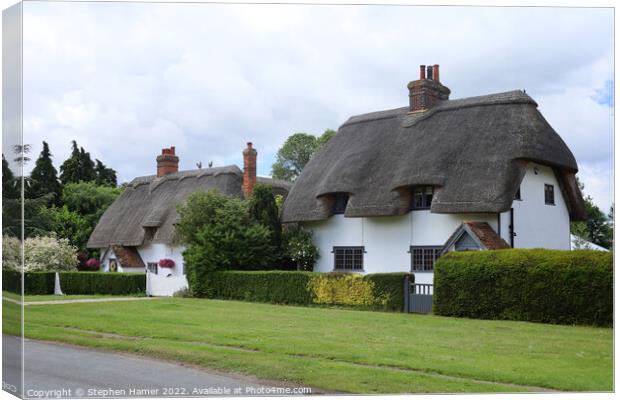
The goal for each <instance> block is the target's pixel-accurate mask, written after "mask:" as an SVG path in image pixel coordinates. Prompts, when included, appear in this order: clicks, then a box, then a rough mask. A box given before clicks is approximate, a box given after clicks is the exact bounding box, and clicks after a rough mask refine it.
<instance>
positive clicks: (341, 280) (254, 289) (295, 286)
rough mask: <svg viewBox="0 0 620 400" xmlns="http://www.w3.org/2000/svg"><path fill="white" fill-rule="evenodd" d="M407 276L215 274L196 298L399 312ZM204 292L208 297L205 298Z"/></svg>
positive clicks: (292, 272)
mask: <svg viewBox="0 0 620 400" xmlns="http://www.w3.org/2000/svg"><path fill="white" fill-rule="evenodd" d="M406 275H408V274H405V273H391V274H371V275H365V276H363V275H359V274H344V273H328V274H324V273H319V272H306V271H252V272H250V271H218V272H214V273H212V274H210V275H209V276H208V281H207V282H208V283H207V284H206V285H205V288H206V290H205V291H204V292H203V293H201V294H200V295H196V293H194V295H196V296H197V297H212V298H218V299H227V300H243V301H255V302H262V303H276V304H298V305H313V304H317V305H342V306H349V307H355V308H361V309H373V310H385V311H402V309H403V304H404V292H403V288H404V279H405V276H406ZM204 293H207V294H208V296H205V294H204Z"/></svg>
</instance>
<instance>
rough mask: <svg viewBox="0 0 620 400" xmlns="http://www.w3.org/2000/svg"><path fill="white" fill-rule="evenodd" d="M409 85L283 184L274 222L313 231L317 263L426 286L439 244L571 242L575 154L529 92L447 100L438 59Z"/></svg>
mask: <svg viewBox="0 0 620 400" xmlns="http://www.w3.org/2000/svg"><path fill="white" fill-rule="evenodd" d="M408 89H409V106H408V107H402V108H397V109H393V110H387V111H379V112H373V113H369V114H364V115H358V116H354V117H351V118H349V120H348V121H346V122H345V123H344V124H343V125H342V126H341V127H340V129H339V130H338V133H337V134H336V135H335V136H334V137H333V138H332V139H331V140H330V141H329V142H328V143H327V144H326V145H325V146H324V147H323V148H322V150H321V151H320V152H319V153H318V154H317V155H316V156H315V157H314V158H313V159H312V160H311V161H310V162H309V163H308V164H307V165H306V167H305V168H304V170H303V171H302V173H301V175H300V176H299V177H298V179H297V180H296V182H295V184H294V186H293V188H292V189H291V192H290V193H289V195H288V197H287V199H286V201H285V203H284V208H283V216H282V218H283V222H285V223H301V224H302V225H303V226H305V227H307V228H309V229H311V230H313V232H314V238H315V243H316V244H317V246H318V248H319V251H320V259H319V261H318V263H317V264H316V265H315V271H320V272H328V271H352V272H363V273H372V272H392V271H413V272H414V273H415V275H416V278H415V280H416V282H417V283H432V282H433V268H434V263H435V260H436V258H437V257H438V256H440V255H441V254H442V253H444V252H446V251H451V250H484V249H501V248H508V247H522V248H528V247H530V248H531V247H544V248H551V249H566V250H569V249H570V246H571V240H570V222H571V221H573V220H582V219H584V218H585V210H584V203H583V198H582V195H581V193H580V191H579V188H578V187H577V183H576V180H575V173H576V172H577V163H576V161H575V158H574V157H573V154H572V153H571V151H570V150H569V149H568V147H567V146H566V144H565V143H564V141H563V140H562V139H561V138H560V136H559V135H558V134H557V133H556V132H555V131H554V130H553V128H552V127H551V126H550V125H549V124H548V123H547V121H545V119H544V118H543V116H542V115H541V113H540V112H539V111H538V109H537V104H536V102H535V101H534V100H533V99H532V98H531V97H529V96H528V95H527V94H525V92H523V91H512V92H506V93H497V94H490V95H485V96H479V97H471V98H464V99H458V100H449V95H450V89H448V88H447V87H446V86H444V85H443V84H442V83H441V82H440V80H439V66H438V65H434V66H432V67H428V68H427V67H425V66H420V78H419V80H416V81H413V82H410V83H409V85H408Z"/></svg>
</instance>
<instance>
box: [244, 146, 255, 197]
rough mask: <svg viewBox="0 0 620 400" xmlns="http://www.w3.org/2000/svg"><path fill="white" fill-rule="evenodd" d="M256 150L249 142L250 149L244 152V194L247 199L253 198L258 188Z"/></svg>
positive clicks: (247, 148)
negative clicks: (253, 193) (255, 187)
mask: <svg viewBox="0 0 620 400" xmlns="http://www.w3.org/2000/svg"><path fill="white" fill-rule="evenodd" d="M256 154H257V152H256V149H254V148H253V147H252V143H251V142H248V147H246V148H245V149H244V150H243V194H244V196H245V198H246V199H249V198H250V197H251V196H252V192H253V191H254V186H256Z"/></svg>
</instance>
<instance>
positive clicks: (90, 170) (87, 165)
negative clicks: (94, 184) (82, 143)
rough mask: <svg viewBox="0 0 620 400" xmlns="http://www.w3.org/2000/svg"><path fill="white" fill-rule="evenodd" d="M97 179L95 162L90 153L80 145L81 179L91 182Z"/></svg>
mask: <svg viewBox="0 0 620 400" xmlns="http://www.w3.org/2000/svg"><path fill="white" fill-rule="evenodd" d="M95 179H97V174H96V173H95V163H94V162H93V160H92V159H91V158H90V153H88V152H87V151H84V148H83V147H80V180H81V181H84V182H90V181H94V180H95Z"/></svg>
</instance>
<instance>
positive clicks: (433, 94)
mask: <svg viewBox="0 0 620 400" xmlns="http://www.w3.org/2000/svg"><path fill="white" fill-rule="evenodd" d="M407 88H408V89H409V111H410V112H412V113H417V112H423V111H426V110H428V109H431V108H433V107H434V106H435V105H436V104H437V103H439V102H440V101H443V100H448V98H449V97H450V89H448V88H447V87H445V86H444V85H442V84H441V82H439V65H438V64H435V65H432V66H431V65H429V66H426V65H420V79H419V80H417V81H412V82H409V84H408V85H407Z"/></svg>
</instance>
